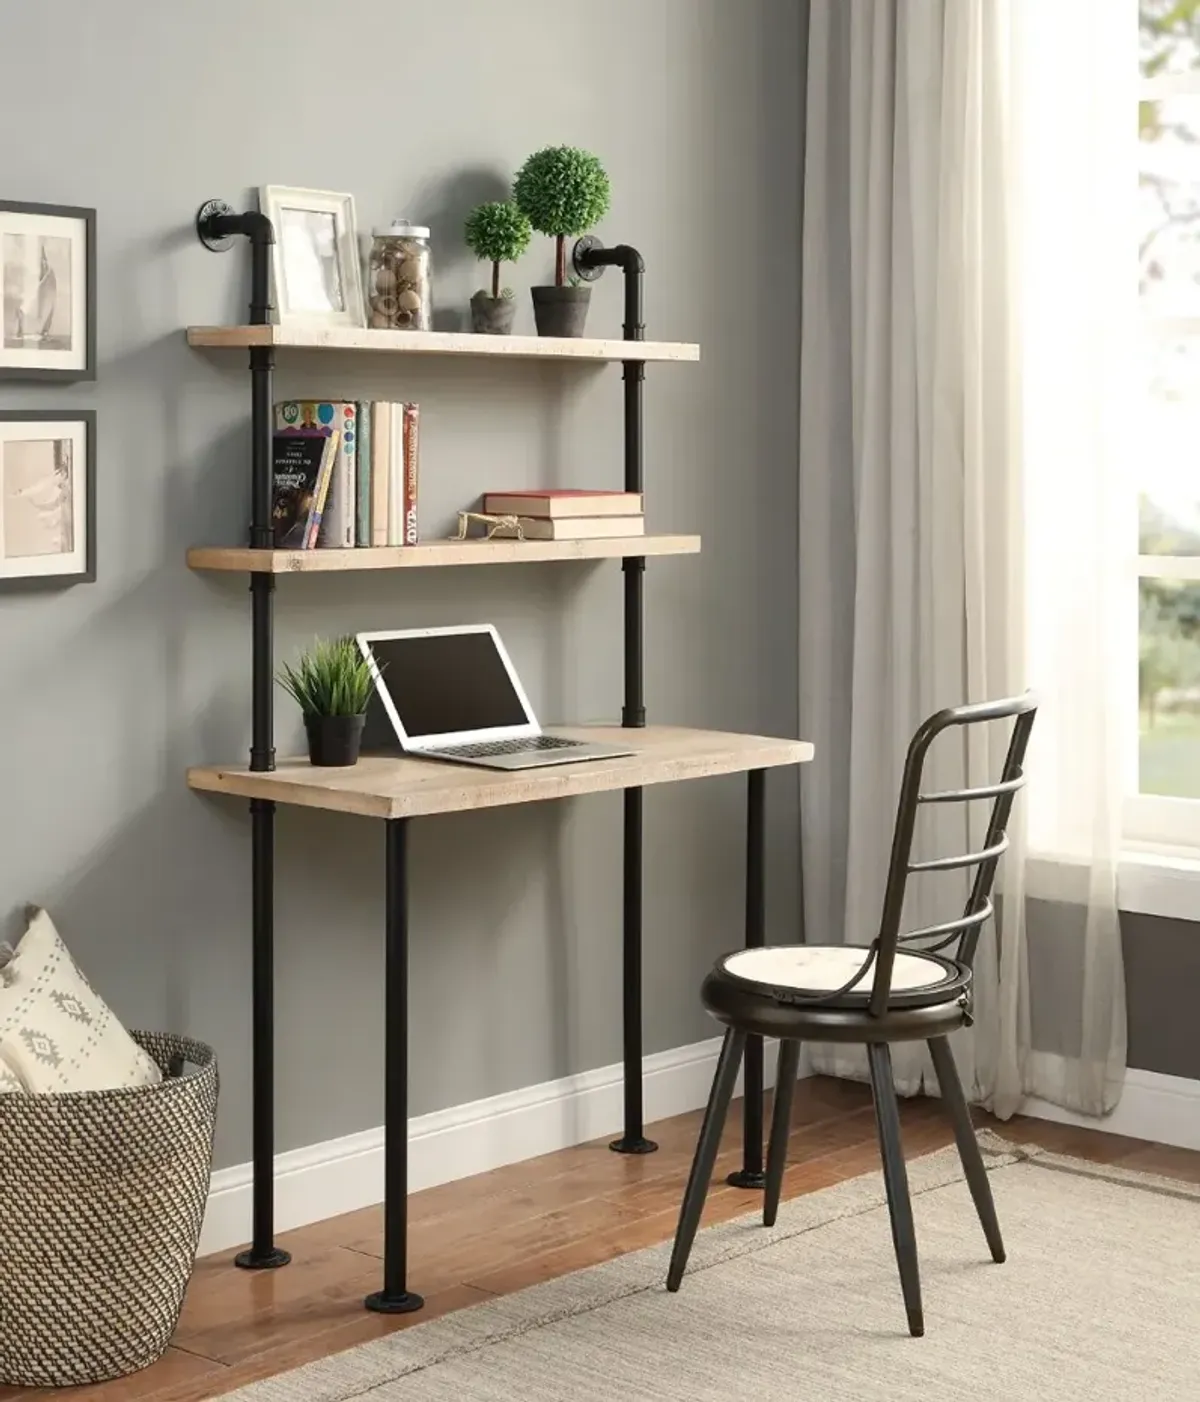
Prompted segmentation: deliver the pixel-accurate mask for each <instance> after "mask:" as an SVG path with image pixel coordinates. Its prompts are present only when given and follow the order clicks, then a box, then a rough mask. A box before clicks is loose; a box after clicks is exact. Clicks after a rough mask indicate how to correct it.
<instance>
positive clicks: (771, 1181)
mask: <svg viewBox="0 0 1200 1402" xmlns="http://www.w3.org/2000/svg"><path fill="white" fill-rule="evenodd" d="M799 1069H800V1043H799V1042H790V1041H788V1042H780V1044H779V1063H778V1066H777V1067H776V1071H775V1108H774V1111H773V1112H772V1115H771V1142H770V1145H769V1146H768V1149H767V1190H766V1194H765V1196H764V1197H763V1226H764V1227H773V1226H774V1225H775V1218H776V1217H777V1216H778V1215H779V1194H780V1192H781V1191H782V1189H783V1170H784V1168H785V1166H786V1165H787V1146H788V1135H789V1134H790V1133H791V1128H792V1095H793V1093H794V1091H795V1089H796V1073H797V1072H798V1071H799Z"/></svg>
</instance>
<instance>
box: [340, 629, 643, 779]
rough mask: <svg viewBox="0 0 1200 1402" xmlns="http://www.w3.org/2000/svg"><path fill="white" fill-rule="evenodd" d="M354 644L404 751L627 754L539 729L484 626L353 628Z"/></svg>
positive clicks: (514, 758) (523, 759) (460, 760)
mask: <svg viewBox="0 0 1200 1402" xmlns="http://www.w3.org/2000/svg"><path fill="white" fill-rule="evenodd" d="M358 645H359V647H360V648H361V649H362V653H363V656H364V657H365V658H366V659H367V662H368V663H369V664H370V667H371V672H372V674H373V676H374V678H375V684H376V688H377V690H378V693H379V700H380V701H381V702H382V704H383V708H384V710H385V711H386V712H387V714H388V718H389V719H390V720H391V723H392V726H393V728H394V729H395V732H396V738H397V739H398V740H399V741H400V744H401V747H402V748H403V749H404V751H405V752H406V753H407V754H411V755H420V756H421V757H422V758H425V759H447V760H453V761H454V762H455V763H457V764H476V765H482V766H483V767H484V768H486V769H533V768H537V767H540V766H543V765H548V764H576V763H578V762H579V761H581V760H586V759H604V758H608V757H612V756H616V755H628V754H632V753H633V751H632V750H629V749H623V748H621V747H620V746H618V745H609V744H603V743H601V742H598V741H596V742H593V741H587V740H572V739H570V738H569V737H568V736H564V735H555V734H554V732H553V731H544V730H543V729H542V728H541V726H540V725H538V723H537V717H536V716H535V715H534V714H533V709H532V708H531V706H530V705H529V700H528V698H527V697H526V695H525V690H524V688H523V687H522V686H521V679H520V678H519V677H518V676H517V672H516V668H515V667H514V666H513V664H512V659H511V658H510V657H509V655H508V653H507V652H506V651H505V650H504V644H503V643H502V642H501V641H500V635H499V634H498V633H497V632H496V630H495V628H493V627H492V625H491V624H490V623H480V624H475V625H472V626H471V627H466V628H408V629H401V630H399V631H396V632H387V633H359V634H358Z"/></svg>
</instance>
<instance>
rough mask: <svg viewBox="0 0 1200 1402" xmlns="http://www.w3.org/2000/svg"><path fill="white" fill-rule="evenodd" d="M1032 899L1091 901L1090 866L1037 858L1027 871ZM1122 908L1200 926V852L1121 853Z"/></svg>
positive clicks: (1119, 900) (1119, 890)
mask: <svg viewBox="0 0 1200 1402" xmlns="http://www.w3.org/2000/svg"><path fill="white" fill-rule="evenodd" d="M1026 872H1027V879H1026V889H1027V894H1028V895H1029V896H1031V897H1033V898H1034V899H1035V900H1047V901H1067V902H1070V903H1075V904H1086V902H1087V884H1088V877H1087V867H1086V865H1085V864H1084V863H1082V862H1079V861H1077V860H1073V859H1072V858H1070V857H1061V856H1044V857H1033V858H1031V859H1030V861H1029V863H1028V864H1027V867H1026ZM1117 905H1118V906H1119V907H1120V909H1121V910H1122V911H1127V912H1129V913H1130V914H1136V915H1156V916H1159V917H1160V918H1162V919H1167V920H1192V921H1195V922H1196V923H1198V924H1200V853H1196V852H1175V851H1165V850H1164V851H1147V850H1138V849H1136V848H1130V849H1127V850H1126V851H1124V852H1122V854H1121V860H1120V864H1119V866H1118V868H1117Z"/></svg>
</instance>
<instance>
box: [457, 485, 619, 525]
mask: <svg viewBox="0 0 1200 1402" xmlns="http://www.w3.org/2000/svg"><path fill="white" fill-rule="evenodd" d="M483 510H484V511H485V512H486V513H487V514H488V515H489V516H541V517H545V518H546V519H547V520H552V521H553V520H558V519H561V518H562V517H567V516H640V515H641V514H642V494H641V492H597V491H590V490H584V491H580V490H572V489H568V490H562V491H560V490H559V489H558V488H554V489H553V490H545V489H543V490H541V491H529V492H485V493H484V496H483Z"/></svg>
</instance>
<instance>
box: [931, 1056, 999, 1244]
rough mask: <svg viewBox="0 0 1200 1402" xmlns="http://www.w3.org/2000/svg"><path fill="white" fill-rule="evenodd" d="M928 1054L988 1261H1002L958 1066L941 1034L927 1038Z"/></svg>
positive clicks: (992, 1207) (993, 1207)
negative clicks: (983, 1240)
mask: <svg viewBox="0 0 1200 1402" xmlns="http://www.w3.org/2000/svg"><path fill="white" fill-rule="evenodd" d="M929 1054H930V1056H931V1057H933V1069H934V1070H935V1071H936V1072H937V1078H938V1085H939V1086H940V1087H941V1091H942V1099H943V1100H944V1101H945V1103H946V1108H947V1109H948V1110H949V1111H950V1117H951V1119H952V1120H953V1121H954V1138H955V1141H956V1143H957V1144H958V1156H959V1158H960V1159H961V1160H962V1166H963V1172H964V1173H965V1174H966V1176H967V1186H968V1187H969V1188H970V1189H971V1196H972V1198H974V1200H975V1211H976V1212H978V1214H979V1222H980V1225H981V1226H982V1227H983V1234H984V1236H985V1237H986V1238H987V1244H988V1248H989V1250H990V1251H991V1253H992V1260H993V1261H996V1262H1000V1261H1003V1260H1004V1254H1005V1253H1004V1239H1003V1238H1002V1237H1001V1235H1000V1222H999V1220H998V1218H997V1217H996V1204H995V1202H994V1201H993V1200H992V1185H991V1183H990V1182H989V1181H988V1175H987V1169H986V1168H984V1166H983V1155H982V1154H981V1153H980V1152H979V1142H978V1140H977V1139H976V1138H975V1126H974V1125H973V1124H972V1123H971V1111H970V1109H969V1108H968V1106H967V1097H966V1096H965V1095H964V1094H963V1088H962V1082H961V1081H960V1080H959V1078H958V1068H957V1067H956V1066H955V1065H954V1053H953V1052H952V1051H951V1050H950V1043H949V1041H948V1040H947V1039H946V1038H945V1037H930V1038H929Z"/></svg>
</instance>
